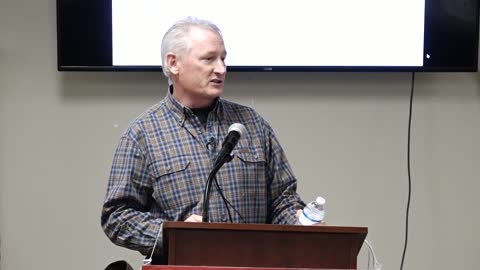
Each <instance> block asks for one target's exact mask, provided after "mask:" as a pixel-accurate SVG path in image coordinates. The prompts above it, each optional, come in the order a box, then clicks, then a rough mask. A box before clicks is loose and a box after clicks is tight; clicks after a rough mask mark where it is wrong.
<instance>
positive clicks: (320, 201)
mask: <svg viewBox="0 0 480 270" xmlns="http://www.w3.org/2000/svg"><path fill="white" fill-rule="evenodd" d="M315 202H316V203H318V204H320V205H324V204H325V199H324V198H323V197H321V196H318V197H317V199H316V200H315Z"/></svg>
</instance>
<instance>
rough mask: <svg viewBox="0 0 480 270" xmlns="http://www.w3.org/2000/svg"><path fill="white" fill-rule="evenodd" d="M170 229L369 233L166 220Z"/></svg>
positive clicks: (327, 227)
mask: <svg viewBox="0 0 480 270" xmlns="http://www.w3.org/2000/svg"><path fill="white" fill-rule="evenodd" d="M169 229H202V230H227V231H228V230H231V231H266V232H267V231H272V232H276V231H290V232H306V233H308V232H315V233H319V232H325V233H353V234H367V233H368V228H367V227H345V226H330V225H312V226H305V225H280V224H244V223H201V222H182V221H165V222H164V223H163V230H169Z"/></svg>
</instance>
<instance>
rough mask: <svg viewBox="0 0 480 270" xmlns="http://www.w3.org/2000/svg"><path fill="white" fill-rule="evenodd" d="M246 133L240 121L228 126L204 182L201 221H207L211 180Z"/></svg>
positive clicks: (229, 158)
mask: <svg viewBox="0 0 480 270" xmlns="http://www.w3.org/2000/svg"><path fill="white" fill-rule="evenodd" d="M246 133H247V129H246V128H245V126H244V125H242V124H240V123H235V124H232V125H231V126H230V127H229V128H228V134H227V137H225V140H224V141H223V143H222V149H221V150H220V152H219V154H218V156H217V159H216V160H215V163H214V166H213V169H212V171H211V172H210V175H209V176H208V179H207V183H206V184H205V190H204V193H203V213H202V222H209V216H208V208H209V202H210V190H211V189H212V181H213V180H214V179H215V175H216V174H217V172H218V170H220V168H221V167H222V166H223V164H225V163H226V162H230V161H231V160H232V158H233V157H232V156H231V155H230V153H231V152H232V150H233V148H235V146H236V145H237V143H238V141H239V140H240V138H241V137H242V136H244V135H245V134H246Z"/></svg>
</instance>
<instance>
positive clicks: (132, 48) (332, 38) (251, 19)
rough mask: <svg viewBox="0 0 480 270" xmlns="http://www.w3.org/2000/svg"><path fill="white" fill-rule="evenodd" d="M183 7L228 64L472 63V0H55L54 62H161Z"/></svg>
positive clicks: (145, 66) (411, 66)
mask: <svg viewBox="0 0 480 270" xmlns="http://www.w3.org/2000/svg"><path fill="white" fill-rule="evenodd" d="M187 16H193V17H198V18H202V19H207V20H210V21H212V22H214V23H215V24H217V25H218V26H219V27H220V29H221V30H222V33H223V37H224V40H225V46H226V48H227V52H228V56H227V59H226V63H227V69H228V70H229V71H428V72H431V71H477V62H478V61H477V60H478V34H479V1H478V0H295V1H294V0H263V1H262V0H242V1H235V2H234V1H222V0H177V1H172V0H170V1H161V0H57V45H58V48H57V49H58V70H60V71H82V70H85V71H87V70H91V71H160V70H161V69H162V67H161V64H162V63H161V55H160V44H161V40H162V37H163V34H164V33H165V31H166V30H167V29H168V27H170V26H171V25H172V24H173V23H174V22H175V21H178V20H180V19H182V18H185V17H187Z"/></svg>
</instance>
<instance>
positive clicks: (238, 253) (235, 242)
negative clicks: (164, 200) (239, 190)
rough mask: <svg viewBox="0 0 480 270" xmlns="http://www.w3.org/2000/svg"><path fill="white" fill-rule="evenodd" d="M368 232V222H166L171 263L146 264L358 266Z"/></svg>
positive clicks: (163, 269)
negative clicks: (342, 224) (355, 224)
mask: <svg viewBox="0 0 480 270" xmlns="http://www.w3.org/2000/svg"><path fill="white" fill-rule="evenodd" d="M367 232H368V229H367V228H365V227H337V226H294V225H270V224H231V223H188V222H165V223H164V224H163V250H164V251H165V252H166V256H167V265H163V266H155V265H152V266H143V268H142V269H143V270H199V269H205V270H207V269H208V270H224V269H227V268H228V269H232V268H233V269H235V268H242V269H245V268H247V269H248V268H262V269H265V268H289V269H291V268H316V269H356V268H357V255H358V253H359V251H360V248H361V247H362V244H363V241H364V239H365V237H366V235H367ZM250 270H251V269H250Z"/></svg>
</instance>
